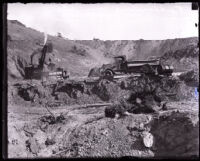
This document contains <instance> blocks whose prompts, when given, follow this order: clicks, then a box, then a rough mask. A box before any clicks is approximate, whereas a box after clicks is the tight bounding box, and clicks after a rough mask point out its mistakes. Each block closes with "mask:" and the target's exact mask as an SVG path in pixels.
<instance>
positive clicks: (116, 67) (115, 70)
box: [100, 55, 174, 76]
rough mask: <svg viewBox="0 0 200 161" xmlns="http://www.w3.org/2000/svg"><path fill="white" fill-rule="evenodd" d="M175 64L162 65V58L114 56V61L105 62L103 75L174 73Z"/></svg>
mask: <svg viewBox="0 0 200 161" xmlns="http://www.w3.org/2000/svg"><path fill="white" fill-rule="evenodd" d="M173 69H174V68H173V66H171V65H162V64H161V61H160V58H154V59H148V60H135V61H127V59H126V56H125V55H122V56H116V57H114V63H112V64H104V65H103V66H102V68H101V71H100V72H101V75H104V76H114V75H120V74H132V73H135V74H137V73H139V74H141V73H143V74H154V75H168V76H170V75H172V73H173Z"/></svg>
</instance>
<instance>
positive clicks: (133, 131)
mask: <svg viewBox="0 0 200 161" xmlns="http://www.w3.org/2000/svg"><path fill="white" fill-rule="evenodd" d="M190 106H193V108H194V105H192V104H189V103H188V102H187V103H186V104H185V105H184V104H183V103H182V104H180V105H177V104H175V103H171V105H170V107H172V108H176V110H173V109H171V110H168V111H162V112H159V113H156V114H153V115H152V114H133V115H132V116H131V115H130V116H126V117H123V118H119V119H113V118H107V117H105V116H104V114H103V113H102V109H97V108H86V109H79V110H75V109H67V108H65V109H64V110H65V113H63V114H60V113H61V111H59V113H56V111H57V112H58V109H57V110H53V109H51V111H52V112H53V113H54V114H56V117H55V118H53V117H52V116H51V115H45V116H38V117H37V119H33V120H30V119H31V117H33V116H30V117H29V118H28V119H29V121H31V122H29V123H25V124H21V126H19V125H16V124H17V123H18V124H19V122H14V123H12V121H10V122H9V133H8V134H9V144H8V145H9V152H10V153H9V154H10V155H9V156H10V157H17V156H18V157H30V158H32V157H36V158H40V157H58V158H60V157H61V158H63V157H70V158H71V157H73V158H76V157H122V156H132V157H148V158H149V157H158V158H167V157H195V156H199V154H198V152H199V147H198V139H199V133H198V129H199V120H198V114H197V112H196V111H195V110H194V111H192V110H189V111H188V109H189V107H190ZM195 106H196V107H197V104H196V105H195ZM197 108H198V107H197ZM60 110H61V109H60ZM33 111H35V110H33ZM66 111H67V112H66ZM10 116H11V114H10ZM12 118H15V117H14V114H13V115H12ZM24 119H25V118H24ZM21 122H22V120H21ZM11 126H13V127H15V128H13V127H11ZM12 129H13V130H15V133H12V132H11V130H12ZM22 136H23V137H22ZM13 149H17V150H13Z"/></svg>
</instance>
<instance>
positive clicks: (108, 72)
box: [105, 69, 114, 76]
mask: <svg viewBox="0 0 200 161" xmlns="http://www.w3.org/2000/svg"><path fill="white" fill-rule="evenodd" d="M105 76H114V72H113V71H112V70H111V69H107V70H106V71H105Z"/></svg>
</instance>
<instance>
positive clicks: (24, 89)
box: [8, 76, 195, 106]
mask: <svg viewBox="0 0 200 161" xmlns="http://www.w3.org/2000/svg"><path fill="white" fill-rule="evenodd" d="M194 91H195V87H189V86H187V85H186V84H185V83H184V82H183V81H180V80H179V79H178V78H175V77H159V76H140V77H132V78H131V77H130V78H126V79H122V80H116V81H109V80H106V79H99V80H98V81H96V82H94V83H86V82H74V83H71V82H67V81H66V82H64V83H60V84H59V83H58V84H56V83H54V84H51V85H46V86H44V85H42V84H41V83H40V81H32V82H31V81H29V82H27V81H25V82H23V81H22V82H19V83H15V84H10V85H9V89H8V98H9V99H8V101H9V103H11V104H20V105H23V104H30V105H32V106H42V105H44V104H56V102H57V103H58V105H61V104H62V105H73V104H80V105H82V104H91V103H97V102H111V103H115V102H117V101H119V100H120V99H123V97H124V96H125V95H128V96H127V97H129V99H132V100H133V99H136V98H137V97H138V98H139V99H141V100H142V99H143V97H144V95H143V93H146V94H148V95H156V96H157V97H159V99H161V101H170V100H173V101H181V100H193V99H194V100H195V92H194ZM145 99H146V98H145Z"/></svg>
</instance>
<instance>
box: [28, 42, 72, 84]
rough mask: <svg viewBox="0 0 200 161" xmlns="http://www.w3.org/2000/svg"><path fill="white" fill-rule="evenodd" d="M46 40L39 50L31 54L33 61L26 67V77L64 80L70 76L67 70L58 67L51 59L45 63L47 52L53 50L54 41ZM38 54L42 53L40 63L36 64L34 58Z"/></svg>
mask: <svg viewBox="0 0 200 161" xmlns="http://www.w3.org/2000/svg"><path fill="white" fill-rule="evenodd" d="M46 40H47V38H46ZM46 40H45V42H44V45H43V47H42V49H41V50H38V51H37V52H33V53H32V55H31V56H30V59H31V63H30V65H27V66H26V67H25V79H37V80H48V79H51V80H52V79H53V80H64V79H66V78H68V77H69V74H68V72H67V71H66V70H64V69H63V68H61V67H57V68H56V67H55V64H54V63H52V62H51V61H50V62H49V63H48V64H45V59H46V55H47V53H51V52H52V51H53V45H52V43H46ZM38 54H40V56H39V60H38V64H34V63H33V58H34V57H35V55H38ZM50 60H51V59H50Z"/></svg>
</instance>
